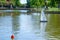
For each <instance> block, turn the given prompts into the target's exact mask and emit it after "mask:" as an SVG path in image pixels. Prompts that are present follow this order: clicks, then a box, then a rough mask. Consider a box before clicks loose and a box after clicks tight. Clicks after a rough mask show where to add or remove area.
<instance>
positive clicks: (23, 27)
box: [0, 12, 60, 40]
mask: <svg viewBox="0 0 60 40" xmlns="http://www.w3.org/2000/svg"><path fill="white" fill-rule="evenodd" d="M40 16H41V13H32V12H31V13H30V12H28V13H27V12H25V13H24V12H20V13H19V12H5V13H3V12H1V13H0V40H11V38H10V36H11V35H12V34H14V36H15V40H60V14H45V16H46V18H47V21H48V22H40Z"/></svg>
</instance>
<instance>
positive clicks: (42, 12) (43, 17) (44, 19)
mask: <svg viewBox="0 0 60 40" xmlns="http://www.w3.org/2000/svg"><path fill="white" fill-rule="evenodd" d="M44 10H45V9H44V8H43V9H42V11H41V18H40V22H47V19H46V16H45V14H44Z"/></svg>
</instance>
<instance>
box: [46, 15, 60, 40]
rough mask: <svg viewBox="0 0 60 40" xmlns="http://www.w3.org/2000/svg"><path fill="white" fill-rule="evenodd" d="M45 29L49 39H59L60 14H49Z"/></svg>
mask: <svg viewBox="0 0 60 40" xmlns="http://www.w3.org/2000/svg"><path fill="white" fill-rule="evenodd" d="M46 31H47V35H48V37H49V39H50V40H60V14H50V16H49V20H48V24H47V27H46ZM49 39H48V40H49Z"/></svg>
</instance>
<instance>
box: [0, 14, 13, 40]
mask: <svg viewBox="0 0 60 40" xmlns="http://www.w3.org/2000/svg"><path fill="white" fill-rule="evenodd" d="M11 21H12V18H11V16H10V15H5V14H1V16H0V40H11V39H10V35H11V31H12V30H11V29H12V22H11Z"/></svg>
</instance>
